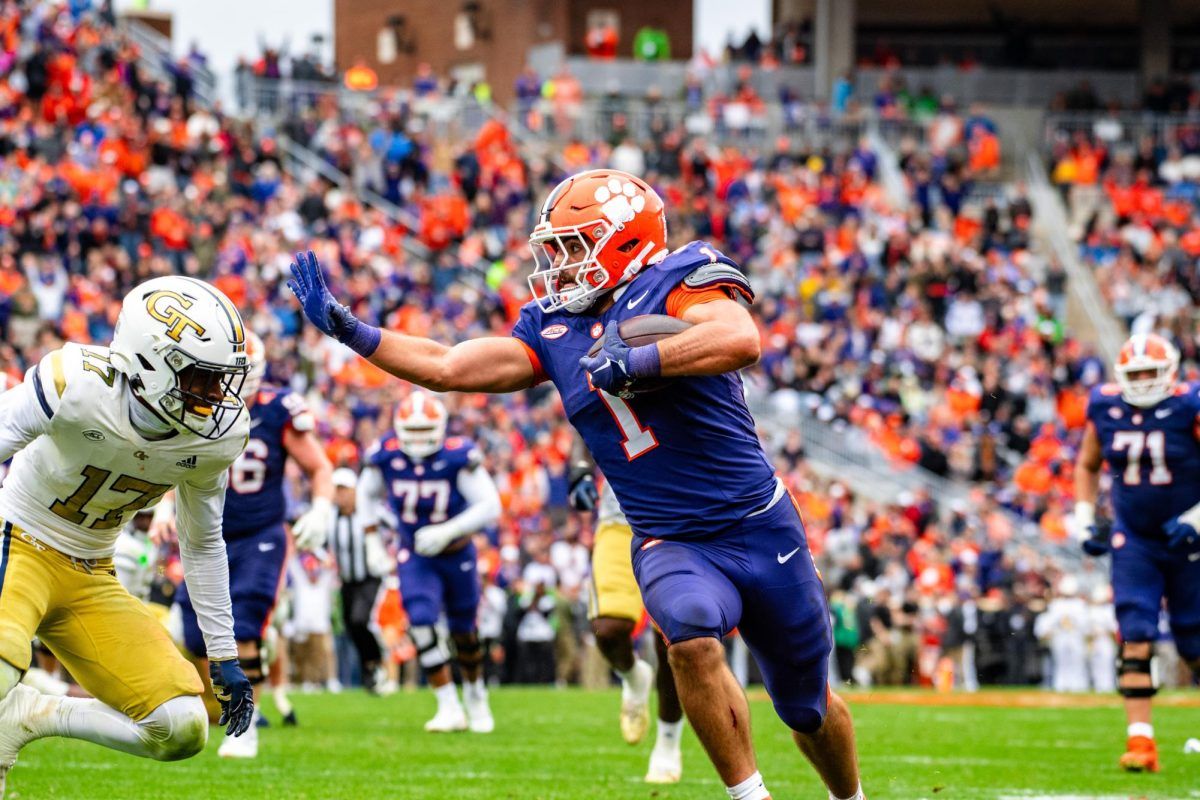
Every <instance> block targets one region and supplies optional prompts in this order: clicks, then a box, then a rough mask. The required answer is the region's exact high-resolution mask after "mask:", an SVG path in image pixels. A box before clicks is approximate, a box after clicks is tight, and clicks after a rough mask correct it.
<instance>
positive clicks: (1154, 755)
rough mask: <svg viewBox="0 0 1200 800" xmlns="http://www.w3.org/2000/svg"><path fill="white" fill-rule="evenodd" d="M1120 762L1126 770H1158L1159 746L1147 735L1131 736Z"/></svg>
mask: <svg viewBox="0 0 1200 800" xmlns="http://www.w3.org/2000/svg"><path fill="white" fill-rule="evenodd" d="M1120 764H1121V769H1123V770H1125V771H1126V772H1158V746H1157V745H1156V744H1155V743H1154V740H1153V739H1151V738H1149V737H1147V736H1130V737H1129V740H1128V741H1127V742H1126V743H1125V754H1124V755H1123V756H1121V760H1120Z"/></svg>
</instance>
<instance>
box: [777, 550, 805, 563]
mask: <svg viewBox="0 0 1200 800" xmlns="http://www.w3.org/2000/svg"><path fill="white" fill-rule="evenodd" d="M799 552H800V548H799V547H797V548H796V549H795V550H793V551H792V552H790V553H788V554H787V555H786V556H785V555H783V554H782V553H776V554H775V560H776V561H778V562H779V563H780V564H786V563H787V562H788V560H789V559H790V558H791V557H792V556H794V555H796V553H799Z"/></svg>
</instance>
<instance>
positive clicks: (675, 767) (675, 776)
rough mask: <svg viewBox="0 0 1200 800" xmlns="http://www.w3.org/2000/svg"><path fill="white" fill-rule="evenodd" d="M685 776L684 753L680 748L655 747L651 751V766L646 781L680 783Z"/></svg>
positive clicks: (647, 771)
mask: <svg viewBox="0 0 1200 800" xmlns="http://www.w3.org/2000/svg"><path fill="white" fill-rule="evenodd" d="M682 777H683V754H682V753H680V751H679V748H675V749H674V750H669V749H666V748H661V749H660V748H658V747H655V748H654V750H653V751H652V752H651V753H650V768H649V769H647V770H646V783H679V779H680V778H682Z"/></svg>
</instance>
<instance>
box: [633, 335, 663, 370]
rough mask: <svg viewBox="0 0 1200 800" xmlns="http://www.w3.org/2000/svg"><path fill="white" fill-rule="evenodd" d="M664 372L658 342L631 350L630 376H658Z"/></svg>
mask: <svg viewBox="0 0 1200 800" xmlns="http://www.w3.org/2000/svg"><path fill="white" fill-rule="evenodd" d="M661 374H662V358H661V356H660V355H659V352H658V344H657V343H653V342H652V343H651V344H644V345H642V346H641V347H634V348H631V349H630V350H629V377H631V378H657V377H658V376H659V375H661Z"/></svg>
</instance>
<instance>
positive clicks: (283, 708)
mask: <svg viewBox="0 0 1200 800" xmlns="http://www.w3.org/2000/svg"><path fill="white" fill-rule="evenodd" d="M271 697H273V698H274V699H275V708H276V710H278V711H279V713H280V714H282V715H283V716H285V717H286V716H287V715H288V714H290V713H292V701H291V700H289V699H288V696H287V687H286V686H276V687H275V688H274V689H272V690H271Z"/></svg>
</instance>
